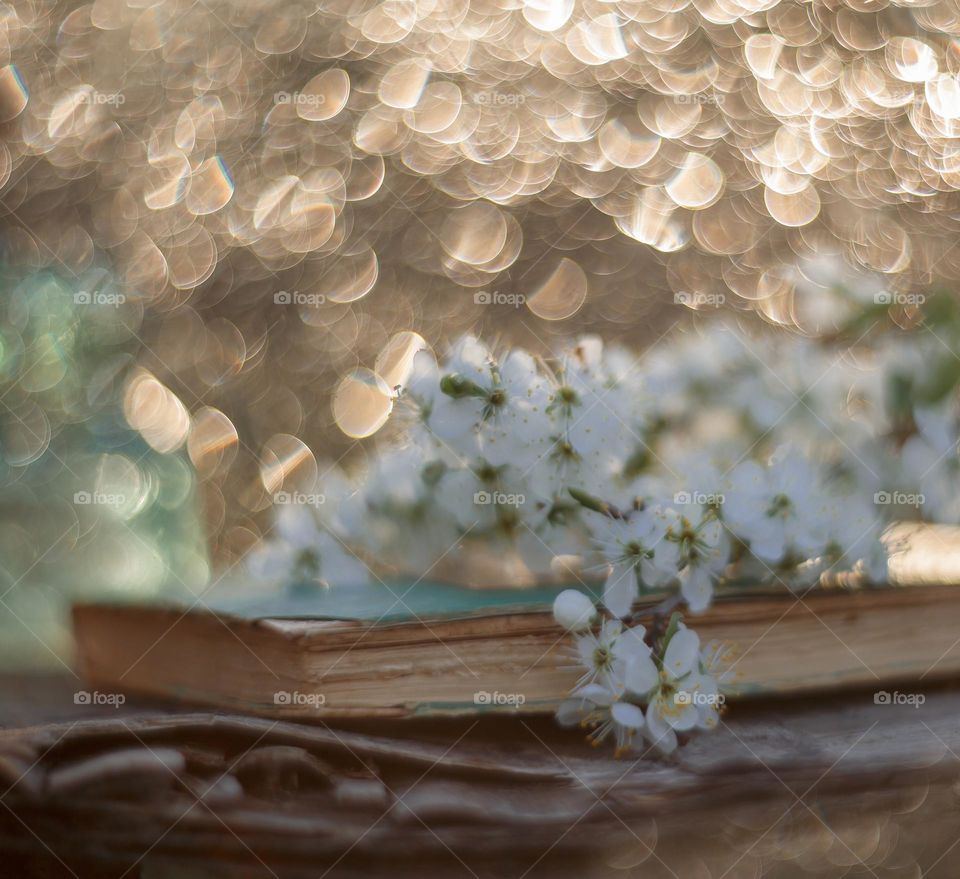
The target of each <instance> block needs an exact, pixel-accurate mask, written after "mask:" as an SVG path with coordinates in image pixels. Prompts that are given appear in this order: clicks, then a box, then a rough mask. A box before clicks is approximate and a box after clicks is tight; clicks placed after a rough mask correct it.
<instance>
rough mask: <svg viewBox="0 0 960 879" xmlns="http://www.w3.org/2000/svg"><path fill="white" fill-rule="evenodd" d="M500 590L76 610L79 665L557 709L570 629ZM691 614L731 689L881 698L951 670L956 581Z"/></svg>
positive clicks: (764, 597) (405, 705) (194, 690)
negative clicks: (285, 604)
mask: <svg viewBox="0 0 960 879" xmlns="http://www.w3.org/2000/svg"><path fill="white" fill-rule="evenodd" d="M431 588H438V587H431ZM506 592H509V593H510V597H509V599H508V600H507V599H505V597H504V596H503V595H494V596H491V595H490V594H489V593H488V592H484V593H482V594H481V595H480V597H477V593H473V594H471V595H468V596H467V597H465V598H462V599H460V600H461V603H462V605H463V606H456V602H455V601H454V602H453V606H450V601H449V600H448V601H447V604H448V606H447V607H445V609H444V613H443V614H436V615H432V616H428V615H425V614H421V613H420V612H419V611H418V610H417V609H415V608H414V609H411V602H410V600H404V602H403V608H404V610H405V613H404V614H399V613H394V614H392V615H391V614H389V613H384V612H383V611H382V607H381V608H377V613H376V616H375V618H374V619H331V618H311V617H309V616H304V615H303V612H302V609H299V610H295V611H294V612H291V613H279V614H276V615H273V616H270V615H265V616H264V615H257V614H256V612H255V611H251V608H247V610H246V616H241V615H240V614H239V613H237V612H222V611H220V610H212V609H196V608H194V609H189V610H185V609H183V608H178V607H145V606H119V605H109V604H82V605H78V606H76V607H75V608H74V611H73V624H74V632H75V638H76V645H77V659H78V663H79V667H80V669H81V671H82V673H83V675H84V677H85V679H86V681H87V682H88V685H89V686H91V687H95V688H97V690H99V691H105V692H117V691H122V692H129V693H135V694H140V695H143V696H148V697H155V698H160V699H166V700H171V699H173V700H178V701H182V702H187V703H193V704H203V705H211V706H217V707H222V708H226V709H231V710H235V711H240V712H252V713H256V714H264V715H268V716H273V717H280V718H291V719H293V718H301V719H302V718H310V717H314V718H327V717H341V718H342V717H411V716H432V715H437V714H457V713H467V712H509V713H520V714H534V713H540V712H548V711H553V710H554V709H555V708H556V707H557V705H558V704H559V703H560V702H561V701H562V700H563V699H564V698H565V697H566V696H567V694H568V693H569V692H570V690H571V689H572V688H573V687H574V686H575V684H576V682H577V680H578V678H579V677H580V674H581V672H580V670H579V669H578V667H577V663H576V661H575V659H574V655H573V638H572V636H570V635H568V634H567V633H565V632H564V631H562V630H561V629H560V628H559V627H558V626H557V625H556V623H555V622H554V620H553V617H552V614H551V612H550V608H549V604H548V602H547V601H545V600H542V601H539V602H535V603H533V604H531V595H530V593H528V592H526V591H518V590H506ZM555 592H556V590H553V591H552V593H551V591H550V590H546V591H539V592H538V595H537V597H538V598H539V599H546V598H548V597H549V595H550V594H555ZM459 593H470V590H459ZM459 593H450V594H459ZM434 599H435V596H434ZM427 603H429V602H427ZM421 609H422V608H421ZM650 609H651V608H650V607H647V608H646V610H647V611H648V612H649V610H650ZM639 610H640V611H641V612H642V611H643V608H642V607H641V608H639ZM691 624H692V625H695V627H696V629H697V632H698V633H699V634H700V637H701V639H702V641H703V642H704V643H705V642H707V641H710V640H717V641H721V642H724V643H725V644H727V645H729V646H730V648H731V653H732V664H731V669H730V671H731V675H730V679H729V680H728V681H727V683H726V684H725V685H724V691H725V693H726V695H727V696H728V697H729V698H744V697H753V696H771V695H775V696H778V695H788V694H798V693H810V692H814V691H818V690H835V689H837V688H841V687H855V686H859V687H865V688H872V689H873V690H874V691H875V693H878V694H881V695H879V696H877V697H876V698H881V699H882V698H884V697H883V695H882V694H883V693H887V696H888V697H889V691H890V690H891V689H893V688H895V687H896V686H898V685H906V684H911V683H913V684H917V683H918V682H923V683H926V682H931V681H934V680H938V679H944V678H949V677H952V676H956V675H957V674H958V673H960V589H958V588H957V587H955V586H952V585H927V586H891V587H884V588H876V589H867V588H857V589H816V590H812V591H810V592H808V593H806V594H805V595H804V596H803V597H802V598H801V597H796V596H794V595H792V594H790V593H789V592H787V591H786V590H781V591H780V592H778V593H769V592H756V593H755V594H744V595H737V596H724V595H721V596H718V598H717V599H716V601H715V603H714V605H713V606H712V607H711V608H710V610H708V611H707V612H706V613H704V614H700V615H697V616H696V617H692V618H691Z"/></svg>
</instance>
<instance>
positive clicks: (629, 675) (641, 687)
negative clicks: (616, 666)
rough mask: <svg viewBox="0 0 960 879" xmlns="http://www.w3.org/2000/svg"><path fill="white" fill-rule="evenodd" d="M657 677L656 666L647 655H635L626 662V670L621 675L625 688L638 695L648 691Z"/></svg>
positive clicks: (658, 676)
mask: <svg viewBox="0 0 960 879" xmlns="http://www.w3.org/2000/svg"><path fill="white" fill-rule="evenodd" d="M659 679H660V675H659V674H658V673H657V667H656V665H654V662H653V660H652V659H651V658H650V657H649V656H643V657H637V658H635V659H633V660H632V661H630V662H629V663H627V670H626V673H625V674H624V676H623V681H624V685H625V686H626V688H627V689H628V690H629V691H630V692H631V693H636V695H638V696H643V695H645V694H646V693H649V692H650V691H651V690H652V689H653V688H654V687H655V686H656V685H657V681H658V680H659Z"/></svg>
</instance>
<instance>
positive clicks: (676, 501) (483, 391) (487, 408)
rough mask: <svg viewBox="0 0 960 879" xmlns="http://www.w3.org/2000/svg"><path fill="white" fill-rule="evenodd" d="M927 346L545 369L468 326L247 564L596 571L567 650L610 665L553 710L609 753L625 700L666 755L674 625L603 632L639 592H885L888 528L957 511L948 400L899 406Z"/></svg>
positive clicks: (585, 351) (684, 636)
mask: <svg viewBox="0 0 960 879" xmlns="http://www.w3.org/2000/svg"><path fill="white" fill-rule="evenodd" d="M931 345H932V346H935V345H936V342H935V341H933V340H930V341H926V340H925V339H924V338H918V337H917V336H907V335H905V334H902V335H899V336H898V335H895V334H892V335H881V336H880V337H879V339H877V340H873V341H871V342H870V343H869V344H867V343H864V344H860V345H858V346H857V347H856V348H847V349H838V347H837V346H835V345H833V346H832V345H830V344H827V343H824V342H821V341H813V340H809V339H805V338H802V337H798V336H787V337H785V336H779V337H776V338H765V337H762V336H760V337H754V336H750V335H748V334H746V333H745V332H744V331H743V330H742V329H740V328H738V327H736V326H735V325H733V324H730V323H724V322H721V321H719V320H718V321H715V322H714V323H713V325H712V326H711V327H710V328H709V329H707V330H705V331H698V332H690V333H689V334H686V335H683V336H681V337H680V338H677V337H673V338H671V340H670V341H669V343H668V344H663V345H659V346H654V347H653V348H651V349H649V350H647V351H646V352H644V353H642V354H641V355H640V356H636V355H634V354H631V353H630V352H628V351H626V350H625V349H622V348H618V347H606V346H604V344H603V343H602V342H601V340H600V339H598V338H596V337H586V338H582V339H580V340H578V341H576V342H575V343H574V344H572V345H570V346H569V347H568V348H566V349H564V350H562V351H560V352H559V353H558V355H557V356H556V357H554V358H551V359H544V358H537V357H534V356H533V355H531V354H530V353H528V352H526V351H522V350H510V351H507V352H504V353H503V354H502V355H500V354H499V353H497V352H494V351H492V350H491V349H490V348H488V347H487V346H486V345H484V344H483V343H482V342H481V341H479V340H478V339H476V338H474V337H471V336H467V337H464V338H462V339H460V340H459V341H458V342H457V343H456V344H454V345H453V346H452V348H451V350H450V351H449V353H448V355H447V357H446V358H445V359H443V360H442V361H439V362H438V360H437V359H435V357H434V356H433V354H432V353H431V352H429V351H421V352H419V353H418V354H417V355H416V357H415V358H414V360H413V363H412V367H411V369H410V372H409V376H408V378H407V380H406V381H405V382H404V383H403V384H402V385H401V386H399V387H398V388H397V389H396V393H397V398H398V399H397V406H396V411H397V412H398V413H402V415H401V417H402V418H404V419H405V421H404V425H403V430H402V431H401V432H400V433H401V435H402V441H401V442H400V443H398V444H397V445H396V446H394V447H392V448H389V449H387V450H384V451H382V452H381V453H380V454H379V455H378V456H377V457H376V458H375V459H374V460H373V462H372V464H371V466H370V468H369V470H368V471H367V472H366V474H365V475H364V477H363V479H362V480H361V481H360V482H359V483H358V484H354V485H352V486H350V485H348V484H347V483H345V482H344V481H343V479H342V478H341V477H339V476H338V477H337V479H336V480H334V481H333V482H334V483H335V484H334V488H333V489H332V490H331V488H330V487H329V484H330V483H331V480H330V477H328V478H327V481H326V483H325V486H324V491H325V493H326V494H327V495H328V496H330V495H333V496H335V497H336V499H337V502H336V503H327V504H325V505H324V506H323V507H322V508H317V509H311V510H290V509H287V510H284V511H282V512H281V518H280V522H279V530H280V534H281V541H280V542H279V545H277V544H274V545H273V546H272V547H268V548H264V549H262V550H261V551H259V552H258V553H257V554H256V555H255V561H254V565H255V566H256V567H257V569H258V570H259V571H260V572H261V573H262V572H264V571H267V572H268V573H269V572H273V573H274V574H275V575H276V574H277V573H278V572H279V573H280V575H281V576H286V577H288V578H289V577H290V576H296V577H301V578H302V577H306V578H308V579H321V578H324V579H327V580H331V581H337V582H345V581H348V580H350V579H352V578H355V577H356V576H358V575H359V574H360V570H359V568H360V565H359V563H358V558H359V557H362V558H364V559H365V560H367V561H368V562H370V563H373V564H381V565H389V564H390V563H391V561H395V560H397V559H402V565H401V566H400V567H401V568H403V569H405V570H406V571H407V572H410V571H416V572H418V573H422V572H429V571H432V570H433V569H434V568H435V566H438V565H441V563H442V562H443V561H444V560H446V561H449V560H450V557H452V558H454V559H456V558H457V556H458V554H459V553H461V552H463V551H464V548H465V547H468V546H482V547H483V548H484V549H485V550H486V552H487V553H488V554H489V555H491V556H495V557H497V558H500V559H511V560H512V561H513V562H515V563H516V564H515V565H514V566H513V567H512V568H511V570H514V571H515V570H516V566H517V565H519V566H520V567H522V569H523V570H524V571H526V572H528V574H529V575H530V577H531V578H532V579H534V580H536V579H543V578H551V579H553V580H554V581H556V580H557V579H566V580H567V581H568V582H569V581H571V580H573V579H580V580H581V582H582V583H583V584H584V585H586V584H587V583H589V582H590V581H597V582H598V583H599V582H600V581H602V583H603V586H602V607H603V610H604V613H605V614H606V616H607V617H608V619H607V621H606V622H605V623H604V624H603V626H602V627H601V630H600V633H599V634H597V633H595V632H592V631H590V632H587V633H583V632H580V633H579V634H578V635H577V639H578V642H579V644H580V646H581V658H582V657H583V655H585V654H583V653H582V651H584V650H587V647H585V646H584V644H586V645H588V646H589V645H593V646H592V647H590V650H587V652H588V653H589V654H590V656H591V657H592V656H595V654H594V653H590V651H592V650H595V649H597V650H599V649H600V648H599V647H596V645H600V646H601V647H602V651H601V652H603V653H604V654H605V655H606V654H609V655H610V656H612V657H614V660H611V661H613V668H614V671H610V670H609V669H608V670H606V671H601V670H599V669H598V668H597V667H595V666H594V665H593V664H592V663H594V659H589V661H585V665H586V667H587V668H588V671H589V670H591V669H592V672H595V676H594V677H595V679H594V678H591V679H589V680H586V681H583V682H581V684H580V685H579V686H578V687H577V689H576V691H575V693H574V701H575V703H576V704H577V705H578V706H579V708H578V710H579V712H580V713H581V714H582V716H583V717H584V718H587V719H589V720H588V722H590V723H591V724H592V723H596V724H598V726H597V729H598V730H601V733H600V735H601V736H602V735H603V732H602V731H603V730H608V729H614V730H615V731H616V733H617V736H618V737H619V738H620V739H621V744H624V743H625V741H626V739H627V738H629V737H630V731H631V730H633V731H637V730H639V729H640V727H641V714H640V713H639V712H640V711H641V708H640V707H639V706H642V705H646V706H647V708H646V714H645V715H644V716H643V720H644V722H643V724H642V725H643V727H644V728H645V729H646V730H647V731H648V733H651V731H652V735H653V736H654V739H655V741H656V742H657V744H658V747H659V748H660V749H661V750H670V745H671V744H672V743H673V741H674V740H673V739H672V738H671V736H670V735H667V733H668V732H671V734H672V731H686V730H690V729H693V728H695V727H702V726H710V725H711V724H712V723H713V722H714V720H715V715H716V712H715V710H713V706H710V710H709V711H698V712H697V713H696V716H694V713H692V712H690V711H687V710H681V711H678V710H676V709H677V708H678V706H677V705H676V704H674V705H673V706H672V707H670V709H669V710H667V708H664V706H665V705H666V702H665V701H664V700H665V699H667V696H664V695H662V694H668V695H670V694H674V693H675V692H676V691H677V686H678V684H677V682H678V681H681V680H683V679H685V676H687V675H694V676H695V677H694V678H692V679H691V683H690V684H689V686H688V689H690V688H691V687H692V688H693V690H695V691H696V692H704V693H710V692H715V689H714V688H715V686H716V680H715V678H714V677H713V670H712V666H711V664H710V663H709V662H707V661H706V660H705V659H704V657H703V656H701V654H700V648H699V643H698V641H697V639H696V634H695V633H694V632H693V631H692V630H691V629H687V628H686V627H684V626H682V625H681V624H677V625H675V626H674V627H673V631H672V632H671V636H670V638H666V637H664V638H662V639H660V640H659V641H658V642H657V644H651V643H647V642H646V641H644V640H643V637H642V634H643V633H642V632H640V631H638V630H637V629H636V628H633V629H626V630H622V629H620V628H618V626H619V625H620V624H619V623H618V622H617V621H618V620H620V619H625V618H627V617H629V615H630V612H631V608H632V606H633V604H634V602H635V601H636V600H637V599H638V598H639V597H641V596H643V595H644V594H647V593H650V594H655V595H657V596H658V597H662V596H664V595H666V596H670V595H671V594H672V595H675V596H676V601H677V602H682V603H683V604H685V605H686V607H687V609H688V611H689V612H691V613H693V614H696V613H699V612H701V611H703V610H705V609H706V608H707V607H708V606H709V605H710V602H711V600H712V597H713V595H714V591H715V589H716V588H717V587H718V585H720V584H722V583H725V582H730V581H738V582H750V583H769V584H777V585H779V586H782V587H784V588H787V589H791V590H797V589H805V588H809V587H811V586H813V585H815V584H816V583H817V582H818V580H819V579H820V578H821V577H822V576H824V575H825V574H827V573H830V572H834V571H839V570H844V571H856V572H857V573H858V574H859V575H860V576H861V577H862V578H863V579H864V580H867V581H871V582H883V581H884V580H885V578H886V564H887V557H886V552H885V549H884V545H883V543H882V541H881V537H882V535H883V532H884V530H885V528H886V527H887V526H888V525H889V523H890V522H892V521H894V520H895V519H899V518H904V517H910V516H912V517H919V518H928V519H933V520H936V521H942V522H956V521H960V492H958V491H957V487H958V473H960V459H958V455H957V411H956V407H955V402H954V395H953V394H948V395H946V396H944V397H943V399H939V400H936V401H933V402H931V401H930V400H929V399H927V398H920V397H918V398H916V399H914V398H912V397H911V396H910V394H909V393H903V389H904V388H907V389H909V388H911V387H915V386H919V385H920V383H921V382H920V377H922V376H923V375H924V371H925V369H926V365H927V364H929V355H930V351H929V350H925V348H926V347H928V346H931ZM265 561H268V562H269V563H268V564H264V562H265ZM348 567H349V568H350V569H349V570H348ZM584 600H586V597H585V596H584ZM591 606H592V603H591ZM591 639H593V640H591ZM648 640H649V639H648ZM594 642H596V644H594ZM641 645H643V646H641ZM671 650H672V652H671ZM641 655H642V656H641ZM622 657H629V658H630V661H629V662H627V661H625V662H620V658H622ZM681 660H682V661H681ZM651 663H652V665H651ZM641 666H642V668H643V671H642V673H641V672H640V671H638V669H639V668H640V667H641ZM631 669H632V670H631ZM652 669H653V670H655V671H656V672H657V675H656V680H654V677H653V676H652V671H651V670H652ZM670 675H673V677H670ZM693 690H691V691H693ZM658 694H659V695H658ZM671 698H672V696H671ZM696 707H698V708H702V706H696ZM570 710H571V708H570V706H569V705H568V706H567V707H566V708H565V709H564V712H565V714H567V715H569V713H570ZM651 712H652V713H651ZM675 721H676V722H675ZM649 737H650V736H649V735H647V738H649Z"/></svg>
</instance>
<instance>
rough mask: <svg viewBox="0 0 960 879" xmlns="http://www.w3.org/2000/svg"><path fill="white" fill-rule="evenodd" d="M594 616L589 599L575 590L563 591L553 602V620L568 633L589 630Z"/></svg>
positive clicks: (594, 610) (595, 612) (594, 608)
mask: <svg viewBox="0 0 960 879" xmlns="http://www.w3.org/2000/svg"><path fill="white" fill-rule="evenodd" d="M596 615H597V609H596V607H594V605H593V602H592V601H591V600H590V598H589V597H588V596H586V595H584V594H583V593H582V592H578V591H577V590H576V589H564V590H563V592H561V593H560V594H559V595H558V596H557V597H556V600H555V601H554V602H553V618H554V619H555V620H556V621H557V622H558V623H559V624H560V625H561V626H563V628H565V629H566V630H567V631H568V632H582V631H583V630H584V629H588V628H590V624H591V623H592V622H593V620H594V618H595V617H596Z"/></svg>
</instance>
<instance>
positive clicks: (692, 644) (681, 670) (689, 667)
mask: <svg viewBox="0 0 960 879" xmlns="http://www.w3.org/2000/svg"><path fill="white" fill-rule="evenodd" d="M699 658H700V638H699V636H698V635H697V633H696V632H694V631H691V630H690V629H688V628H686V627H685V626H681V628H680V629H678V630H677V631H676V633H675V634H674V636H673V637H672V638H671V639H670V643H669V644H668V645H667V652H666V654H665V655H664V657H663V667H664V669H665V670H666V671H667V673H668V674H670V675H671V676H673V677H674V678H682V677H683V676H684V675H685V674H688V673H689V672H691V671H693V669H694V668H695V667H696V664H697V660H698V659H699Z"/></svg>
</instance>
